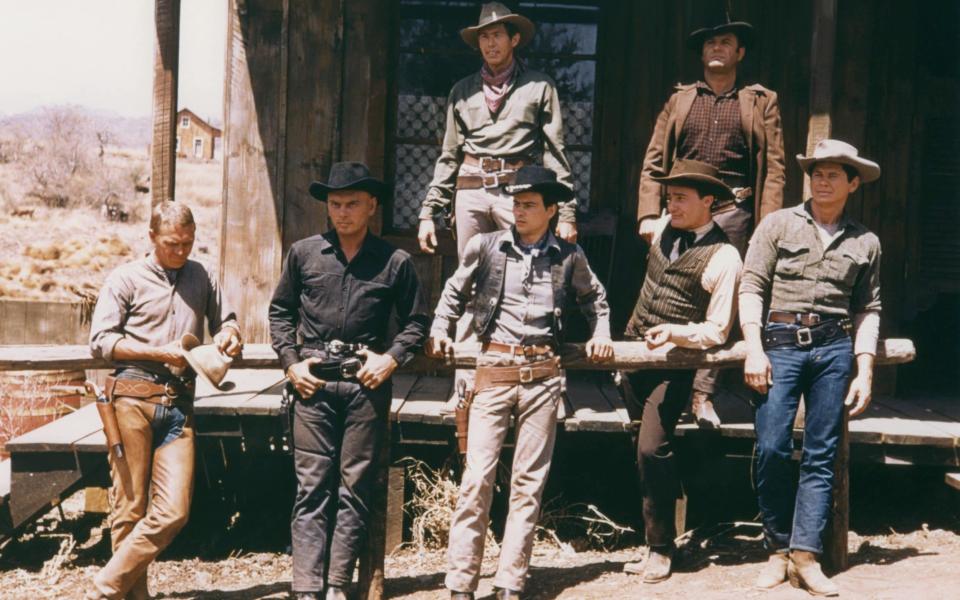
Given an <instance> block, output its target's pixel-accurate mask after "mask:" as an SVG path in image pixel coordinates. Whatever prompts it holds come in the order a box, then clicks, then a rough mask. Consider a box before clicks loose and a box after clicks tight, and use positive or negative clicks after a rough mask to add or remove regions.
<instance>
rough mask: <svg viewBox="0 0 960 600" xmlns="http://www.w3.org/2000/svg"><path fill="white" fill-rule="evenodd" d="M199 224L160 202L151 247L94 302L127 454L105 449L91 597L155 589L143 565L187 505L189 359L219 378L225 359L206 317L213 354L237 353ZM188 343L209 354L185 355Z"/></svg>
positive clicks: (95, 333) (236, 335)
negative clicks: (105, 502)
mask: <svg viewBox="0 0 960 600" xmlns="http://www.w3.org/2000/svg"><path fill="white" fill-rule="evenodd" d="M195 233H196V225H195V224H194V221H193V214H192V213H191V212H190V209H189V208H188V207H187V206H186V205H184V204H182V203H180V202H162V203H160V204H159V205H157V207H156V208H154V209H153V214H152V216H151V218H150V240H151V242H153V252H151V253H150V254H148V255H147V256H145V257H144V258H141V259H139V260H135V261H133V262H130V263H127V264H125V265H121V266H120V267H117V269H116V270H114V271H113V272H112V273H110V275H109V276H108V277H107V280H106V282H105V283H104V286H103V289H102V290H101V291H100V297H99V298H98V299H97V306H96V308H95V309H94V311H93V320H92V323H91V326H90V348H91V350H92V353H93V355H94V356H97V357H102V358H105V359H107V360H109V361H111V362H113V363H114V365H115V366H116V370H115V371H114V373H113V375H112V376H111V377H108V378H107V384H106V389H105V393H106V396H107V398H108V399H109V400H110V402H112V403H113V408H114V412H115V413H116V417H117V418H116V420H117V425H118V428H119V430H120V436H121V438H122V443H123V449H124V453H125V455H124V456H122V457H118V456H115V455H114V453H110V454H109V461H110V475H111V477H112V479H113V485H112V488H111V490H110V499H111V512H110V541H111V544H112V546H113V556H112V558H111V559H110V561H109V562H108V563H107V564H106V566H105V567H104V568H103V569H101V570H100V572H99V573H97V575H96V576H95V577H94V579H93V587H92V589H90V590H89V592H88V593H87V598H89V599H97V600H101V599H108V600H115V599H118V598H128V599H135V600H141V599H145V598H149V597H150V595H149V593H148V591H147V568H148V567H149V565H150V563H151V562H153V559H154V558H156V556H157V554H159V553H160V552H161V551H162V550H163V549H164V548H166V547H167V546H168V545H169V544H170V542H172V541H173V538H174V537H175V536H176V535H177V533H178V532H179V531H180V529H181V528H182V527H183V525H184V524H185V523H186V522H187V517H188V515H189V513H190V499H191V495H192V492H193V471H194V468H193V467H194V452H195V448H194V425H193V396H194V382H195V379H196V373H195V372H194V371H193V370H192V369H191V368H190V365H191V363H195V364H196V365H197V366H198V367H200V371H201V372H203V374H204V375H205V376H211V378H212V379H216V380H217V381H216V383H215V385H218V384H220V380H221V379H222V376H223V373H225V372H226V368H225V366H226V365H227V364H228V362H227V359H226V358H224V359H221V360H218V361H217V362H219V363H220V364H221V366H220V367H219V368H213V361H211V357H209V351H207V350H202V349H201V348H203V347H202V346H201V347H199V348H197V346H199V344H200V342H199V338H202V337H203V334H204V322H205V321H206V325H207V329H208V331H209V332H210V334H211V335H212V336H213V341H214V347H215V348H212V349H213V350H214V352H215V353H216V354H217V355H220V354H223V355H226V356H227V357H229V356H236V355H237V354H239V353H240V349H241V346H242V344H241V341H240V328H239V325H238V324H237V317H236V313H234V311H233V309H232V308H231V307H230V304H229V303H228V302H227V300H226V298H224V296H223V295H222V294H221V292H220V287H219V285H218V283H217V279H216V277H214V276H213V275H212V274H211V273H210V272H209V271H208V270H207V269H206V268H205V267H204V266H203V265H202V264H200V263H198V262H196V261H193V260H190V258H189V257H190V252H191V250H192V249H193V240H194V234H195ZM184 340H186V341H187V346H188V347H189V348H185V347H184V345H183V341H184ZM190 351H193V352H196V354H197V356H198V357H202V356H206V358H201V359H200V360H199V361H198V360H195V358H194V357H193V356H189V357H188V353H189V352H190ZM208 366H209V367H211V368H210V369H209V370H208V369H207V367H208Z"/></svg>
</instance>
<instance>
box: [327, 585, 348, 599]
mask: <svg viewBox="0 0 960 600" xmlns="http://www.w3.org/2000/svg"><path fill="white" fill-rule="evenodd" d="M325 600H347V593H346V592H345V591H343V588H342V587H339V586H336V585H328V586H327V595H326V597H325Z"/></svg>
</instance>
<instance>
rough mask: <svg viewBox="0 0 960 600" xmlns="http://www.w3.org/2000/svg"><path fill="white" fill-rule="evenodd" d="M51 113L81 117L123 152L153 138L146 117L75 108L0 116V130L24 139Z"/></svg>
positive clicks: (141, 146)
mask: <svg viewBox="0 0 960 600" xmlns="http://www.w3.org/2000/svg"><path fill="white" fill-rule="evenodd" d="M50 109H68V110H70V111H73V112H75V113H78V114H79V115H81V116H82V117H83V118H84V119H85V120H86V121H87V123H88V124H89V126H90V129H91V130H92V131H94V132H101V131H105V132H108V133H109V136H110V145H112V146H122V147H126V148H145V147H146V146H147V144H149V143H150V139H151V136H152V123H151V119H150V117H149V116H147V117H125V116H122V115H120V114H117V113H115V112H112V111H106V110H97V109H91V108H86V107H83V106H77V105H67V106H56V107H41V108H36V109H34V110H31V111H29V112H24V113H19V114H15V115H3V116H0V130H3V129H16V130H18V131H21V132H23V133H26V134H27V135H30V134H33V133H39V132H40V131H41V130H42V129H43V126H44V122H45V118H46V113H47V111H48V110H50Z"/></svg>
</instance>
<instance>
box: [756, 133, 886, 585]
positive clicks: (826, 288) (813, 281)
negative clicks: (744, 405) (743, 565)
mask: <svg viewBox="0 0 960 600" xmlns="http://www.w3.org/2000/svg"><path fill="white" fill-rule="evenodd" d="M797 160H798V161H799V163H800V167H801V168H802V169H803V170H804V171H805V172H806V173H807V174H809V175H810V191H811V198H810V199H809V200H807V201H806V202H804V203H803V204H801V205H799V206H796V207H793V208H787V209H782V210H779V211H777V212H775V213H773V214H772V215H770V216H769V217H767V218H766V219H765V220H764V221H762V222H761V223H760V225H759V227H757V231H756V233H754V236H753V239H752V240H751V241H750V248H749V249H748V250H747V257H746V262H745V266H744V272H743V278H742V282H741V286H740V320H741V323H742V327H743V335H744V338H745V339H746V342H747V358H746V362H745V364H744V378H745V380H746V383H747V385H749V386H750V387H752V388H753V389H755V390H756V391H757V392H759V393H760V394H762V396H761V398H760V400H759V402H758V405H757V409H756V432H757V455H758V456H757V458H758V460H757V468H756V486H757V495H758V499H759V504H760V511H761V515H762V519H763V527H764V537H765V541H766V545H767V547H768V548H769V550H770V551H771V556H770V560H769V562H768V563H767V565H766V566H765V567H764V568H763V570H762V571H761V573H760V576H759V577H758V579H757V582H756V585H757V587H760V588H764V589H769V588H772V587H775V586H777V585H779V584H780V583H781V582H783V581H785V580H786V579H788V578H789V580H790V583H791V584H793V585H794V586H797V587H803V588H806V589H807V590H808V591H810V592H811V593H813V594H815V595H824V596H836V595H837V594H838V590H837V587H836V585H835V584H834V583H833V582H832V581H830V580H829V579H827V577H826V576H824V574H823V572H822V571H821V569H820V565H819V564H818V562H817V557H818V555H819V554H820V553H821V552H822V551H823V545H822V542H821V535H822V534H823V530H824V528H825V527H826V524H827V518H828V516H829V513H830V504H831V499H832V492H833V477H834V458H835V456H836V452H837V442H838V440H839V438H840V432H841V428H842V427H843V411H844V410H847V411H848V412H849V413H850V415H851V416H853V415H857V414H859V413H861V412H863V411H864V409H866V407H867V405H868V404H869V403H870V399H871V388H872V384H873V361H874V356H875V354H876V349H877V337H878V332H879V326H880V240H879V239H878V238H877V236H876V235H874V234H873V233H871V232H870V231H869V230H867V228H866V227H864V226H863V225H861V224H860V223H858V222H856V221H854V220H853V219H852V218H851V217H850V216H849V215H848V214H847V213H846V211H845V209H846V205H847V201H848V200H849V198H850V195H851V194H853V193H854V192H856V191H857V189H858V188H859V187H860V185H861V184H863V183H869V182H871V181H874V180H875V179H877V178H878V177H880V167H879V166H878V165H877V164H876V163H874V162H872V161H869V160H867V159H865V158H862V157H860V156H859V154H858V152H857V149H856V148H854V147H853V146H851V145H850V144H847V143H845V142H841V141H839V140H823V141H821V142H820V143H818V144H817V146H816V148H814V151H813V154H812V155H810V156H797ZM854 363H856V368H855V369H854ZM854 373H855V374H854ZM801 396H802V397H803V399H804V406H805V409H806V413H805V415H806V416H805V420H804V434H803V457H802V458H801V460H800V480H799V483H798V482H797V480H796V479H795V478H794V475H793V469H794V466H793V461H792V453H793V422H794V417H795V416H796V413H797V407H798V404H799V402H800V398H801Z"/></svg>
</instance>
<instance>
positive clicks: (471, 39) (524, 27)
mask: <svg viewBox="0 0 960 600" xmlns="http://www.w3.org/2000/svg"><path fill="white" fill-rule="evenodd" d="M497 23H510V24H512V25H513V26H514V27H516V28H517V31H518V32H519V33H520V43H519V44H517V48H522V47H523V46H526V45H527V44H528V43H530V40H532V39H533V34H534V32H535V31H536V27H535V26H534V25H533V21H531V20H530V19H528V18H526V17H524V16H523V15H518V14H517V13H515V12H513V11H511V10H510V9H509V8H507V7H506V6H504V5H502V4H500V3H499V2H487V3H486V4H484V5H483V7H481V8H480V19H479V20H478V21H477V24H476V25H475V26H473V27H466V28H464V29H461V30H460V37H461V38H462V39H463V41H464V42H466V44H467V45H468V46H470V47H471V48H479V47H480V42H479V41H478V38H479V37H480V30H481V29H483V28H484V27H489V26H491V25H496V24H497Z"/></svg>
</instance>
